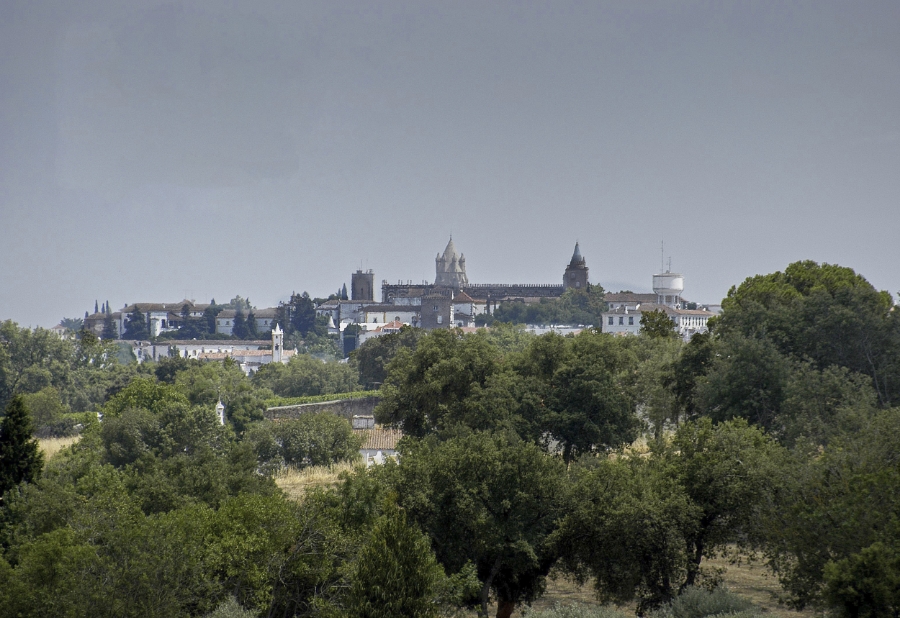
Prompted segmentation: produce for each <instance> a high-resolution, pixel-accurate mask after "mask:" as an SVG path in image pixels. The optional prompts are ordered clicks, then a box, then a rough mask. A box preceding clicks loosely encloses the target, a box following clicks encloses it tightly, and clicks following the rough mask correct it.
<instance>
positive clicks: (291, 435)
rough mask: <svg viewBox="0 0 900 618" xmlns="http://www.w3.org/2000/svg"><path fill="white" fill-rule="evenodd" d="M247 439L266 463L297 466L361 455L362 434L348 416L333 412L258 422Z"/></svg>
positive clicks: (337, 460) (326, 463)
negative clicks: (359, 433)
mask: <svg viewBox="0 0 900 618" xmlns="http://www.w3.org/2000/svg"><path fill="white" fill-rule="evenodd" d="M245 440H246V441H247V442H249V443H250V444H252V445H253V447H254V449H255V450H256V453H257V457H258V458H259V460H260V461H262V462H264V463H268V464H271V465H273V466H276V467H277V466H278V465H281V464H286V465H289V466H294V467H297V468H301V467H306V466H324V465H331V464H334V463H337V462H340V461H353V460H357V459H359V456H360V455H359V447H360V438H359V437H358V436H357V435H356V434H354V433H353V429H352V427H351V426H350V423H348V422H347V420H346V419H343V418H341V417H339V416H335V415H333V414H327V413H322V414H312V413H310V414H303V415H301V416H300V417H299V418H297V419H293V420H286V421H281V422H279V423H277V424H273V423H270V422H264V423H259V424H257V425H255V426H254V427H253V428H252V429H251V430H250V431H249V432H248V434H247V435H246V437H245Z"/></svg>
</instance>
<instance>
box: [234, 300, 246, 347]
mask: <svg viewBox="0 0 900 618" xmlns="http://www.w3.org/2000/svg"><path fill="white" fill-rule="evenodd" d="M233 324H234V325H233V326H232V327H231V334H232V335H234V336H235V337H237V338H238V339H246V338H247V318H245V317H244V310H243V309H241V308H240V307H238V308H237V309H235V310H234V322H233Z"/></svg>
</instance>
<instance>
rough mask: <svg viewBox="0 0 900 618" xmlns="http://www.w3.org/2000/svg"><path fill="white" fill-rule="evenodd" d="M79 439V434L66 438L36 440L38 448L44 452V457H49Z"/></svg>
mask: <svg viewBox="0 0 900 618" xmlns="http://www.w3.org/2000/svg"><path fill="white" fill-rule="evenodd" d="M80 439H81V436H70V437H68V438H44V439H40V440H38V448H40V449H41V452H42V453H43V454H44V459H45V460H47V459H50V458H52V457H53V456H54V455H56V454H57V453H58V452H60V451H61V450H63V449H64V448H66V447H67V446H72V445H73V444H75V443H76V442H78V441H79V440H80Z"/></svg>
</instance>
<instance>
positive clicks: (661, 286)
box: [653, 271, 684, 307]
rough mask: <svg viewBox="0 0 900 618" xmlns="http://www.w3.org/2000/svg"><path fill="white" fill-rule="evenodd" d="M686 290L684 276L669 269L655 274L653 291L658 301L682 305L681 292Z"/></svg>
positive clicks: (674, 305) (669, 304)
mask: <svg viewBox="0 0 900 618" xmlns="http://www.w3.org/2000/svg"><path fill="white" fill-rule="evenodd" d="M682 292H684V276H683V275H681V274H679V273H670V272H668V271H666V272H664V273H660V274H658V275H653V293H654V294H656V302H657V303H659V304H660V305H666V306H668V307H676V306H677V307H680V306H681V293H682Z"/></svg>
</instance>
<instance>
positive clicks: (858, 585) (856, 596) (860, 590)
mask: <svg viewBox="0 0 900 618" xmlns="http://www.w3.org/2000/svg"><path fill="white" fill-rule="evenodd" d="M894 538H895V539H896V536H895V537H894ZM824 576H825V600H826V602H827V603H828V605H829V606H830V607H831V608H832V609H836V610H837V613H838V615H841V616H846V617H847V618H893V617H895V616H897V615H900V547H898V545H897V544H893V546H891V545H885V544H884V543H882V542H877V543H873V544H872V545H870V546H869V547H866V548H865V549H863V550H862V551H860V552H859V553H858V554H854V555H852V556H850V557H849V558H844V559H843V560H840V561H838V562H829V563H828V564H826V565H825V571H824Z"/></svg>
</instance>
